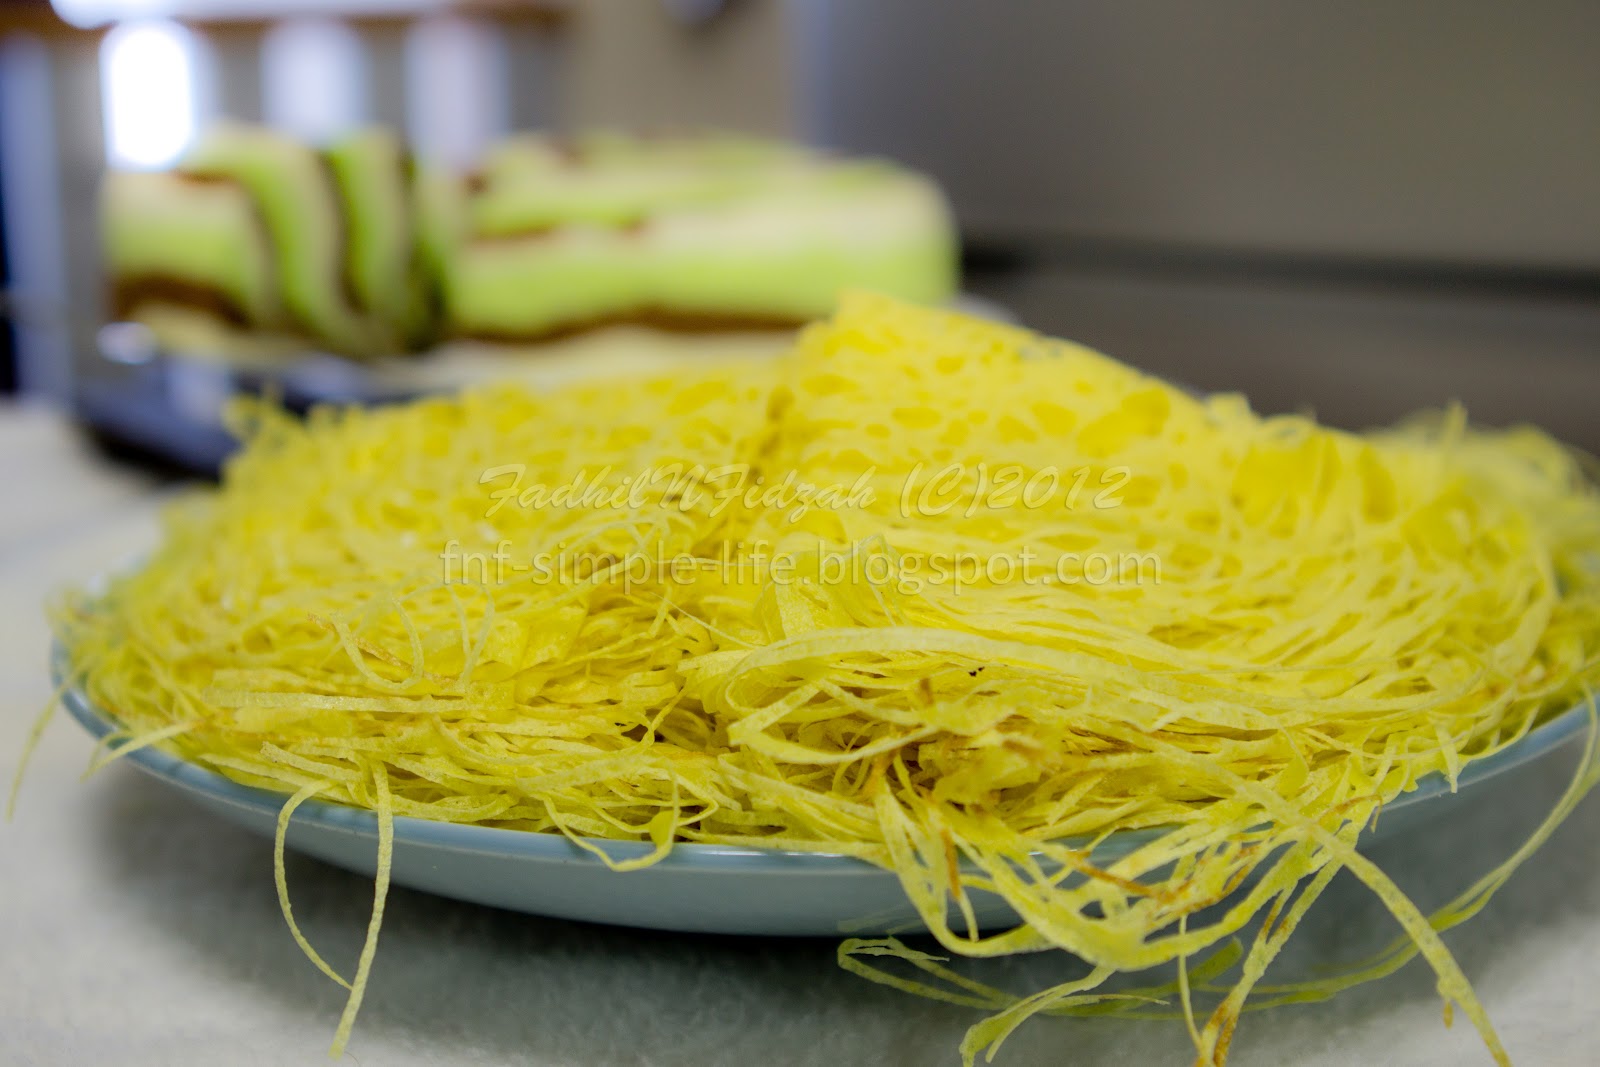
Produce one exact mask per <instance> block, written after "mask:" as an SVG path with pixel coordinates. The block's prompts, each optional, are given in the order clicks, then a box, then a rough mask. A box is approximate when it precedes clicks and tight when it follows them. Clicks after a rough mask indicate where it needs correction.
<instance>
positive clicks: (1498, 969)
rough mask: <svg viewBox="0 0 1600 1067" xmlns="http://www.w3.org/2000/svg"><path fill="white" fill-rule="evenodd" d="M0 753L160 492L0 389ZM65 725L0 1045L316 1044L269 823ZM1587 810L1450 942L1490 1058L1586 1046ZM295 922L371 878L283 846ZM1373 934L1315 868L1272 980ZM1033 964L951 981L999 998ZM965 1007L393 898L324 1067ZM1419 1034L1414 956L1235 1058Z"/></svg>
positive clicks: (6, 992) (343, 922)
mask: <svg viewBox="0 0 1600 1067" xmlns="http://www.w3.org/2000/svg"><path fill="white" fill-rule="evenodd" d="M0 473H3V486H4V493H3V495H0V752H3V753H4V755H5V758H4V760H3V761H0V762H3V765H4V768H5V769H6V770H7V771H9V769H10V767H11V766H13V765H14V763H15V757H16V754H17V752H18V751H19V750H20V747H21V741H22V738H23V736H24V735H25V733H26V731H27V727H28V724H29V722H30V720H31V719H32V718H33V717H34V715H35V714H36V713H37V712H38V710H39V709H40V707H42V705H43V704H44V702H45V700H46V698H47V697H48V695H49V684H48V682H47V678H46V652H47V648H48V635H47V633H46V628H45V625H44V621H43V618H42V614H41V609H40V605H41V602H42V601H43V600H44V599H45V597H46V596H47V595H48V594H49V593H50V592H51V591H52V589H54V588H57V587H58V586H59V585H60V584H62V583H64V582H69V581H72V580H74V579H78V578H82V577H84V576H86V575H88V574H90V573H93V572H94V571H96V570H99V569H102V568H104V567H106V566H107V565H109V564H112V563H114V562H116V561H118V560H120V559H125V558H127V557H128V556H129V555H131V554H133V553H135V552H137V551H139V550H140V549H141V547H144V546H147V545H149V544H150V543H151V540H152V539H153V538H154V537H155V534H156V518H155V517H156V512H157V508H158V504H159V498H160V495H161V492H160V490H159V489H158V487H157V486H156V485H155V484H154V483H153V482H152V481H151V480H150V479H148V478H146V477H143V476H140V475H137V474H133V473H129V472H127V471H124V470H120V469H117V468H114V467H111V466H109V465H108V464H107V463H106V462H105V461H104V460H101V459H99V458H97V457H95V456H93V455H91V454H90V453H89V452H88V451H87V450H86V449H85V448H84V447H82V446H81V445H80V444H79V443H78V442H77V441H76V439H75V438H74V436H73V434H72V433H71V432H70V431H69V430H68V429H67V428H66V427H65V426H64V425H63V424H62V423H61V422H60V421H59V420H57V419H56V418H54V417H53V416H50V415H47V414H43V413H40V412H33V411H25V410H15V409H10V410H8V409H3V408H0ZM89 749H90V745H89V742H88V740H87V738H86V737H85V736H84V735H83V734H82V733H81V732H80V731H78V729H77V728H76V726H75V725H74V724H73V723H72V722H71V721H70V720H68V719H66V718H64V717H62V718H60V719H58V720H57V721H56V722H55V724H54V725H53V726H52V727H51V729H50V730H49V732H48V734H47V736H46V737H45V740H44V742H43V744H42V745H41V746H40V748H39V751H38V753H37V755H36V758H35V760H34V762H33V765H32V767H31V769H30V771H29V774H28V778H27V781H26V783H25V785H24V788H23V791H22V795H21V798H20V803H19V805H18V810H17V813H16V816H15V818H14V819H13V820H12V822H11V823H10V824H9V825H7V826H5V827H3V829H0V1063H6V1064H13V1063H37V1064H94V1063H107V1064H109V1063H116V1064H130V1065H132V1064H160V1065H163V1067H173V1065H186V1064H196V1065H199V1064H205V1065H212V1064H224V1063H226V1064H298V1063H308V1064H309V1063H319V1062H326V1059H325V1055H326V1049H327V1045H328V1041H329V1039H330V1037H331V1036H332V1033H333V1029H334V1025H335V1022H336V1020H337V1018H338V1015H339V1011H340V1009H341V1007H342V1005H343V1001H344V997H343V992H342V990H340V989H338V988H337V987H336V986H334V985H333V984H332V983H330V982H328V981H327V980H326V979H324V978H322V977H321V976H320V975H319V974H317V972H316V971H315V970H313V968H312V966H311V965H310V964H309V963H308V962H306V960H305V959H304V958H303V957H302V956H301V955H300V952H299V950H298V949H297V948H295V946H294V944H293V943H292V942H291V940H290V938H289V935H288V933H287V932H286V931H285V929H284V926H283V922H282V919H281V918H280V917H279V913H278V906H277V903H276V900H275V897H274V893H273V887H272V875H271V849H270V845H269V843H268V842H267V841H264V840H260V839H258V838H255V837H252V836H250V835H248V834H247V833H245V832H244V831H242V830H238V829H235V828H234V827H232V826H230V825H228V824H225V823H222V822H220V821H218V820H216V819H214V818H212V817H211V816H208V815H205V814H203V813H201V812H199V811H196V810H194V809H192V808H191V807H190V806H189V805H188V804H187V803H186V802H185V801H184V800H183V799H182V798H181V797H180V796H178V795H176V794H174V793H172V792H169V791H168V790H167V789H166V788H165V787H164V786H162V785H160V784H158V783H155V782H152V781H148V780H146V779H144V778H142V777H141V776H140V774H139V773H138V772H137V771H136V770H135V769H133V768H131V767H124V766H114V767H112V768H111V769H109V770H107V771H106V772H105V773H103V774H101V775H99V776H97V777H96V778H94V779H91V780H90V781H88V782H80V781H79V776H80V773H81V771H82V769H83V767H84V764H85V760H86V758H87V756H88V754H89ZM1571 762H1572V761H1571V760H1570V759H1566V760H1560V761H1557V765H1552V766H1542V767H1538V768H1536V769H1535V770H1533V771H1532V772H1530V773H1518V774H1516V775H1514V776H1508V777H1507V778H1505V779H1502V780H1501V781H1499V782H1497V783H1496V784H1494V785H1492V786H1487V787H1485V791H1484V795H1469V796H1465V797H1462V798H1460V799H1458V800H1455V801H1452V802H1451V804H1452V807H1451V811H1450V819H1449V821H1448V822H1447V823H1446V824H1443V825H1439V826H1436V827H1435V828H1434V829H1432V830H1431V831H1429V832H1426V833H1423V834H1420V835H1416V836H1413V837H1411V838H1409V839H1408V840H1406V841H1404V842H1400V843H1397V844H1395V845H1393V846H1389V847H1385V848H1383V849H1382V850H1380V851H1378V852H1376V853H1374V858H1375V859H1377V860H1378V861H1379V862H1380V863H1381V864H1382V865H1383V866H1384V867H1385V868H1386V869H1388V870H1390V871H1391V872H1392V873H1394V874H1395V875H1396V876H1397V877H1398V878H1399V879H1400V880H1401V882H1402V884H1403V885H1404V886H1405V887H1406V888H1407V889H1408V890H1410V891H1412V892H1413V893H1414V895H1415V896H1416V897H1417V899H1418V901H1419V902H1420V903H1423V904H1425V905H1426V904H1428V903H1438V902H1440V901H1442V900H1443V899H1445V898H1446V896H1447V895H1448V891H1450V890H1452V889H1454V888H1457V887H1460V886H1464V885H1466V884H1467V883H1468V882H1469V881H1470V880H1471V879H1472V878H1473V877H1475V876H1476V875H1477V874H1478V873H1480V872H1481V871H1483V870H1485V869H1487V868H1488V867H1489V866H1491V865H1492V864H1493V863H1494V862H1495V861H1496V860H1497V859H1498V858H1499V857H1501V856H1504V855H1506V854H1508V853H1509V852H1510V851H1512V849H1514V848H1515V846H1516V844H1517V843H1518V842H1519V841H1520V839H1521V836H1522V835H1524V834H1526V833H1527V832H1528V830H1530V829H1531V828H1532V827H1533V826H1534V825H1536V824H1537V822H1538V820H1539V817H1540V814H1541V812H1542V811H1543V810H1544V809H1545V808H1546V807H1548V805H1549V804H1550V803H1551V802H1552V801H1553V800H1554V798H1555V797H1556V796H1557V794H1558V793H1559V791H1560V788H1561V785H1562V782H1561V781H1560V778H1561V776H1562V775H1563V774H1565V773H1566V772H1567V770H1568V769H1570V766H1571ZM1597 842H1600V800H1596V799H1593V798H1591V800H1590V801H1589V802H1587V803H1586V804H1585V805H1584V806H1583V807H1581V808H1580V809H1579V810H1578V812H1577V813H1576V814H1575V816H1574V817H1573V818H1572V819H1571V820H1570V821H1569V822H1568V823H1567V825H1566V826H1565V827H1564V828H1563V829H1562V830H1561V831H1560V832H1559V833H1558V834H1557V835H1556V837H1555V838H1554V839H1553V840H1552V841H1551V842H1550V844H1549V845H1548V846H1547V847H1546V848H1545V850H1544V851H1543V852H1541V853H1540V854H1539V855H1538V856H1536V857H1535V858H1534V860H1533V861H1532V862H1531V863H1530V864H1529V866H1528V867H1527V868H1526V869H1525V870H1524V871H1522V872H1521V873H1520V874H1519V875H1518V876H1517V877H1516V878H1515V879H1513V880H1512V882H1511V883H1510V884H1509V885H1508V886H1507V887H1506V888H1505V890H1504V891H1503V892H1502V894H1501V895H1500V896H1499V897H1498V898H1497V899H1496V900H1495V902H1494V903H1493V904H1492V905H1491V906H1490V907H1489V909H1488V910H1487V911H1486V912H1485V913H1484V914H1483V915H1481V916H1479V917H1478V918H1477V919H1476V920H1474V921H1473V922H1472V923H1470V924H1468V925H1467V926H1466V927H1463V928H1462V929H1460V930H1457V931H1455V932H1453V933H1451V934H1450V935H1448V941H1449V944H1450V945H1451V947H1452V948H1453V949H1454V950H1455V952H1456V954H1457V956H1458V958H1459V959H1460V960H1461V962H1462V965H1463V966H1464V968H1465V969H1466V971H1467V973H1468V975H1469V976H1470V977H1471V978H1472V979H1473V981H1474V982H1475V983H1476V988H1477V990H1478V993H1479V995H1480V996H1481V997H1482V999H1483V1001H1484V1003H1485V1004H1486V1005H1487V1006H1488V1009H1489V1011H1490V1014H1491V1015H1492V1017H1493V1019H1494V1022H1495V1024H1496V1025H1497V1027H1498V1028H1499V1031H1500V1033H1501V1035H1502V1037H1503V1039H1504V1041H1505V1044H1506V1046H1507V1048H1508V1049H1510V1051H1511V1053H1512V1056H1513V1057H1514V1058H1515V1059H1516V1060H1517V1061H1519V1062H1521V1063H1527V1064H1568V1063H1570V1064H1579V1063H1594V1062H1600V1051H1597V1050H1600V1011H1597V1009H1596V1001H1597V1000H1600V845H1597ZM289 875H290V881H291V887H292V890H293V893H294V901H295V912H296V915H297V916H298V917H299V918H300V921H301V922H302V924H303V925H304V927H305V930H306V932H307V934H308V935H309V936H310V937H311V938H312V940H313V941H314V942H315V943H316V944H317V945H319V946H321V947H322V949H323V951H324V953H325V954H326V955H327V956H329V958H330V959H332V960H333V961H335V964H336V966H339V967H341V969H345V970H348V969H349V968H350V966H351V964H352V962H353V960H354V956H355V954H356V952H357V950H358V947H359V944H360V940H361V936H362V933H363V931H364V928H365V925H366V919H367V909H368V907H369V906H370V901H371V897H370V892H371V887H370V884H369V883H367V882H365V881H364V880H363V879H361V878H358V877H355V876H353V875H350V874H347V873H344V872H342V871H339V870H335V869H333V868H330V867H326V866H323V865H321V864H319V863H317V862H314V861H311V860H304V859H295V860H291V863H290V867H289ZM1393 933H1394V927H1393V926H1392V924H1390V923H1389V922H1388V920H1387V919H1386V918H1385V917H1384V915H1383V913H1382V911H1381V910H1380V909H1379V908H1378V907H1377V906H1376V905H1375V904H1374V903H1373V902H1372V901H1371V899H1370V898H1369V897H1368V895H1367V894H1365V893H1364V892H1363V891H1362V890H1361V889H1360V887H1359V886H1356V885H1354V884H1350V883H1346V882H1344V881H1341V882H1339V883H1336V884H1335V887H1334V888H1333V890H1331V891H1330V893H1329V894H1328V896H1327V897H1325V898H1324V900H1323V901H1322V903H1321V904H1320V905H1319V906H1318V908H1317V909H1316V910H1315V912H1314V913H1313V916H1312V918H1311V919H1310V920H1308V921H1307V923H1306V924H1305V926H1304V928H1303V929H1302V931H1301V933H1300V935H1299V936H1298V944H1297V945H1296V946H1294V948H1293V951H1292V952H1291V953H1290V954H1288V955H1287V956H1286V958H1285V960H1284V966H1283V967H1282V968H1281V969H1280V973H1279V974H1278V977H1280V978H1292V977H1294V976H1296V975H1299V976H1302V977H1303V976H1305V975H1306V974H1308V973H1310V971H1311V969H1312V968H1313V967H1314V966H1315V964H1316V961H1317V960H1319V959H1327V958H1330V957H1332V956H1335V955H1339V954H1342V955H1345V956H1348V955H1349V954H1351V953H1352V952H1354V951H1356V950H1358V949H1360V948H1362V947H1369V948H1370V947H1373V946H1375V945H1377V944H1380V943H1381V942H1383V941H1385V940H1386V939H1387V938H1388V937H1390V936H1392V934H1393ZM1066 966H1067V964H1065V963H1064V962H1063V961H1061V960H1059V959H1052V958H1050V957H1048V956H1039V957H1030V958H1028V959H1026V960H1013V961H996V962H992V963H990V964H986V965H984V966H982V967H979V968H977V969H975V970H974V971H973V973H974V974H977V975H979V976H985V977H988V978H990V979H992V980H994V981H996V982H997V983H1002V984H1014V985H1015V986H1016V988H1018V989H1028V988H1032V987H1033V983H1038V982H1041V981H1044V980H1047V979H1048V978H1049V977H1050V976H1051V975H1061V974H1064V973H1065V971H1064V970H1063V968H1064V967H1066ZM975 1017H976V1016H975V1015H974V1014H973V1013H971V1012H968V1011H966V1010H965V1009H961V1008H955V1007H949V1006H945V1005H940V1004H933V1003H927V1002H923V1001H921V1000H918V999H914V998H910V997H906V996H902V995H901V994H898V993H895V992H892V991H890V990H885V989H880V988H878V987H874V986H871V985H868V984H866V983H865V982H863V981H862V980H860V979H857V978H854V977H852V976H850V975H847V974H845V973H843V972H841V971H840V970H838V968H837V967H836V966H835V963H834V945H833V943H832V942H829V941H780V940H760V939H750V938H743V939H735V938H707V937H689V936H677V935H669V934H658V933H651V932H645V931H633V930H626V929H616V928H607V927H600V926H586V925H582V924H577V923H569V922H562V921H558V920H547V919H540V918H534V917H529V916H523V915H515V914H510V913H505V912H498V911H494V910H491V909H487V908H481V907H476V906H472V905H466V904H459V903H456V902H453V901H449V900H443V899H439V898H436V897H431V896H427V895H425V894H421V893H416V892H411V891H408V890H404V889H398V888H397V889H396V890H395V891H394V892H393V893H392V894H391V896H390V902H389V911H388V918H387V921H386V923H385V925H384V928H383V935H382V939H381V942H380V947H379V951H378V955H377V961H376V970H375V974H374V978H373V981H372V985H371V987H370V989H369V990H368V994H367V1001H366V1007H365V1008H364V1010H363V1012H362V1015H361V1019H360V1022H359V1023H358V1026H357V1030H356V1035H355V1038H354V1040H353V1041H352V1042H351V1045H350V1052H349V1057H350V1060H351V1062H356V1063H360V1064H363V1065H366V1067H378V1065H384V1064H424V1063H429V1064H431V1063H437V1064H452V1065H454V1064H511V1063H516V1064H632V1063H637V1064H645V1063H650V1064H656V1063H659V1064H723V1063H725V1064H730V1065H732V1064H745V1063H751V1062H756V1063H760V1062H768V1063H775V1064H777V1063H781V1064H789V1063H796V1064H818V1065H824V1064H826V1065H833V1064H852V1063H860V1064H878V1063H889V1064H895V1063H900V1064H918V1065H920V1064H932V1063H949V1062H956V1061H957V1056H956V1052H955V1049H956V1046H957V1044H958V1043H959V1041H960V1037H961V1034H962V1031H963V1029H964V1028H965V1027H966V1026H967V1025H968V1024H969V1023H970V1022H971V1021H972V1020H973V1019H974V1018H975ZM1189 1058H1190V1053H1189V1046H1188V1040H1187V1037H1186V1035H1185V1033H1184V1030H1183V1027H1182V1025H1181V1024H1170V1023H1141V1022H1126V1021H1115V1020H1095V1021H1083V1020H1062V1019H1043V1020H1038V1021H1035V1022H1033V1023H1030V1024H1028V1025H1027V1026H1025V1027H1024V1028H1023V1029H1022V1030H1021V1031H1019V1032H1018V1033H1017V1034H1016V1035H1015V1036H1014V1037H1013V1038H1012V1040H1011V1042H1010V1043H1009V1044H1007V1045H1006V1046H1005V1048H1004V1049H1003V1050H1002V1051H1001V1053H1000V1056H999V1058H998V1061H997V1062H1000V1063H1010V1064H1032V1063H1063V1062H1072V1063H1100V1062H1111V1063H1118V1064H1128V1065H1134V1064H1138V1065H1143V1064H1157V1063H1184V1062H1187V1061H1188V1060H1189ZM1487 1059H1488V1057H1487V1055H1486V1054H1485V1052H1484V1050H1483V1046H1482V1045H1481V1044H1480V1042H1479V1041H1478V1039H1477V1037H1476V1035H1475V1034H1474V1033H1473V1031H1472V1029H1471V1027H1470V1026H1469V1025H1467V1024H1466V1023H1465V1020H1463V1019H1462V1018H1460V1016H1459V1014H1458V1017H1457V1021H1456V1024H1455V1026H1454V1028H1453V1029H1449V1030H1447V1029H1445V1027H1444V1026H1443V1024H1442V1022H1441V1018H1440V1007H1439V1001H1438V999H1437V998H1436V996H1435V995H1434V992H1433V981H1432V976H1431V974H1430V972H1429V971H1428V970H1427V968H1426V967H1425V966H1424V965H1422V964H1420V963H1416V962H1414V963H1413V964H1412V965H1411V966H1409V967H1407V968H1406V969H1405V970H1404V971H1402V972H1401V973H1400V974H1398V975H1396V976H1394V977H1392V978H1390V979H1387V980H1385V981H1382V982H1380V983H1377V984H1374V985H1370V986H1367V987H1363V988H1360V989H1357V990H1354V991H1352V992H1349V993H1346V994H1344V995H1342V996H1340V997H1339V998H1337V999H1336V1000H1334V1001H1332V1002H1331V1003H1327V1004H1321V1005H1311V1006H1304V1007H1293V1008H1281V1009H1274V1010H1272V1011H1269V1012H1264V1013H1260V1014H1253V1015H1251V1016H1249V1017H1247V1019H1246V1020H1245V1022H1244V1024H1243V1026H1242V1027H1241V1030H1240V1034H1239V1038H1238V1040H1237V1042H1236V1044H1235V1060H1234V1062H1237V1063H1241V1064H1278V1063H1326V1064H1348V1063H1371V1064H1379V1063H1383V1064H1388V1063H1404V1064H1449V1065H1452V1067H1454V1065H1458V1064H1462V1063H1479V1062H1487Z"/></svg>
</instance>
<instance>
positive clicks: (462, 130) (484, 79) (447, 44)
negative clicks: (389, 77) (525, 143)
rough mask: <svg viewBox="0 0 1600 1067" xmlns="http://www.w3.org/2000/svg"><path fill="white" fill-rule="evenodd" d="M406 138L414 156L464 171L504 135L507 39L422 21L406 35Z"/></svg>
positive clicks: (458, 24)
mask: <svg viewBox="0 0 1600 1067" xmlns="http://www.w3.org/2000/svg"><path fill="white" fill-rule="evenodd" d="M405 47H406V59H405V62H406V112H407V114H406V118H407V126H408V129H407V131H406V132H407V134H408V135H409V136H410V139H411V143H412V144H413V145H415V146H416V148H417V152H418V154H419V155H420V156H421V157H422V158H424V159H428V160H432V161H435V162H438V163H442V164H446V165H449V166H456V167H466V166H469V165H470V164H471V163H472V162H473V161H475V160H476V159H477V158H478V156H479V154H480V153H481V152H482V151H483V149H484V147H485V146H486V145H487V144H488V143H489V142H490V141H492V140H494V138H496V137H498V136H500V135H501V134H502V133H504V132H505V131H506V128H507V126H508V125H509V123H510V105H509V103H508V102H507V93H506V84H507V70H506V52H505V40H504V39H503V38H502V37H501V35H500V34H498V33H496V32H495V31H494V30H492V29H490V28H489V26H488V25H486V24H485V23H483V22H480V21H476V20H473V19H465V18H458V17H454V16H447V17H443V18H435V19H424V20H423V21H421V22H418V23H416V24H415V25H413V26H412V27H411V28H410V30H409V31H408V32H407V34H406V46H405Z"/></svg>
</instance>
